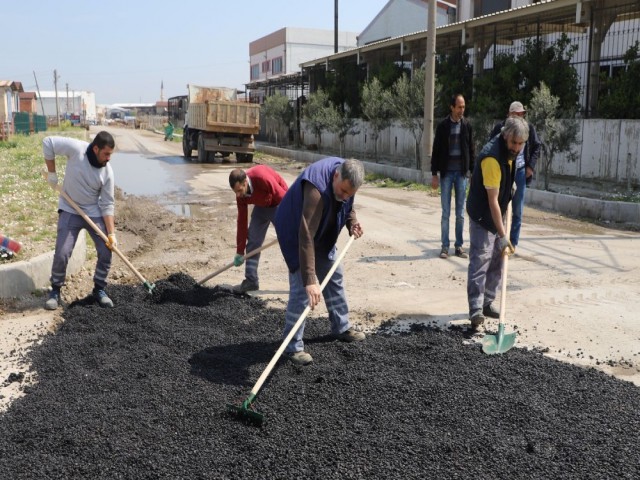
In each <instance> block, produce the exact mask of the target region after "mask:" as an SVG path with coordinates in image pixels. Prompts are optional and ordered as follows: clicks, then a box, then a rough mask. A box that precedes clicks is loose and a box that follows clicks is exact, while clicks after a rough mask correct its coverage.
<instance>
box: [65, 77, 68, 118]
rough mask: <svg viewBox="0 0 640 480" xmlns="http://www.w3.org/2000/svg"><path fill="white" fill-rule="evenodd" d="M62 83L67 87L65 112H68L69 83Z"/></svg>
mask: <svg viewBox="0 0 640 480" xmlns="http://www.w3.org/2000/svg"><path fill="white" fill-rule="evenodd" d="M64 85H65V87H66V89H67V112H66V113H67V114H68V113H69V84H68V83H65V84H64Z"/></svg>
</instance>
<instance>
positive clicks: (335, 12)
mask: <svg viewBox="0 0 640 480" xmlns="http://www.w3.org/2000/svg"><path fill="white" fill-rule="evenodd" d="M333 53H338V0H335V1H334V4H333Z"/></svg>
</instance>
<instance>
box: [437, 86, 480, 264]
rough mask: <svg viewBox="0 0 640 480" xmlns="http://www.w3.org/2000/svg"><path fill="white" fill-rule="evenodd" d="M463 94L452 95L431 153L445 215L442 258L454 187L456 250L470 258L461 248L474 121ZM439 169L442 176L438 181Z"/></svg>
mask: <svg viewBox="0 0 640 480" xmlns="http://www.w3.org/2000/svg"><path fill="white" fill-rule="evenodd" d="M465 106H466V105H465V102H464V97H463V96H462V95H460V94H457V95H454V96H453V97H452V98H451V102H450V105H449V108H450V109H451V114H450V115H449V116H448V117H447V118H445V119H444V120H443V121H442V122H440V124H439V125H438V126H437V127H436V133H435V136H434V139H433V150H432V153H431V174H432V176H431V187H432V188H433V189H437V188H438V183H439V184H440V201H441V203H442V218H441V220H440V237H441V238H440V239H441V244H442V245H441V247H442V249H441V250H440V258H448V257H449V244H450V242H449V218H450V216H451V190H455V196H456V240H455V244H454V246H455V254H456V255H457V256H458V257H461V258H467V254H466V252H465V251H464V248H462V244H463V238H462V231H463V229H464V200H465V193H466V189H467V176H469V175H470V174H471V172H472V171H473V160H474V157H475V150H474V146H473V131H472V128H471V124H470V123H469V122H468V121H467V120H466V119H465V118H464V117H463V116H464V110H465ZM438 172H439V173H440V180H439V182H438Z"/></svg>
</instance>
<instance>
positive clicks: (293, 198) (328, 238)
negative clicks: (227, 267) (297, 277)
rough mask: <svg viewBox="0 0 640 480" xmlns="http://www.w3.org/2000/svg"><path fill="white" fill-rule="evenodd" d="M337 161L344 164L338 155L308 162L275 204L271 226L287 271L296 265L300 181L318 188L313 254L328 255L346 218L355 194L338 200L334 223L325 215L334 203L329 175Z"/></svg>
mask: <svg viewBox="0 0 640 480" xmlns="http://www.w3.org/2000/svg"><path fill="white" fill-rule="evenodd" d="M341 163H344V159H342V158H338V157H328V158H324V159H322V160H318V161H317V162H315V163H312V164H311V165H309V166H308V167H307V168H306V169H305V170H304V171H303V172H302V173H301V174H300V175H299V176H298V178H297V179H296V180H295V181H294V182H293V184H292V185H291V186H290V187H289V190H287V193H286V194H285V195H284V197H283V198H282V201H281V202H280V205H278V210H277V211H276V217H275V221H274V225H275V227H276V233H277V235H278V243H279V244H280V250H281V251H282V255H283V256H284V260H285V262H286V263H287V267H288V268H289V271H290V272H295V271H297V270H298V269H299V268H300V256H299V253H298V249H299V239H298V233H299V230H300V222H301V220H302V205H303V200H304V198H303V196H304V182H310V183H311V184H312V185H313V186H315V187H316V188H317V189H318V191H319V192H320V194H321V196H322V202H323V204H324V208H323V211H322V218H321V219H320V225H319V226H318V231H317V232H316V234H315V236H314V238H313V239H314V248H315V250H316V252H317V253H319V254H324V253H326V254H328V253H329V252H330V251H331V250H332V249H333V247H335V244H336V241H337V240H338V235H339V234H340V230H342V228H343V227H344V226H345V225H346V223H347V219H348V218H349V215H350V214H351V210H352V209H353V201H354V198H355V196H353V197H351V198H349V199H348V200H346V201H345V202H342V203H341V205H340V208H339V209H338V212H337V218H336V219H335V223H334V222H332V221H329V220H330V219H329V218H328V217H329V216H328V214H327V212H329V211H331V208H330V203H329V202H335V197H334V194H333V175H334V173H335V171H336V168H337V167H338V165H340V164H341ZM332 225H335V228H330V226H332Z"/></svg>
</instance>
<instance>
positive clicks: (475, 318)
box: [470, 312, 485, 332]
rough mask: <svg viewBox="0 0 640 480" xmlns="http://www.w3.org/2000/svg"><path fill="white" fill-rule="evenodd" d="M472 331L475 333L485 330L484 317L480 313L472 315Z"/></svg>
mask: <svg viewBox="0 0 640 480" xmlns="http://www.w3.org/2000/svg"><path fill="white" fill-rule="evenodd" d="M470 320H471V330H472V331H473V332H480V331H482V329H483V328H484V327H483V326H482V324H483V323H484V320H485V318H484V315H483V314H482V313H480V312H476V313H474V314H473V315H471V319H470Z"/></svg>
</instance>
